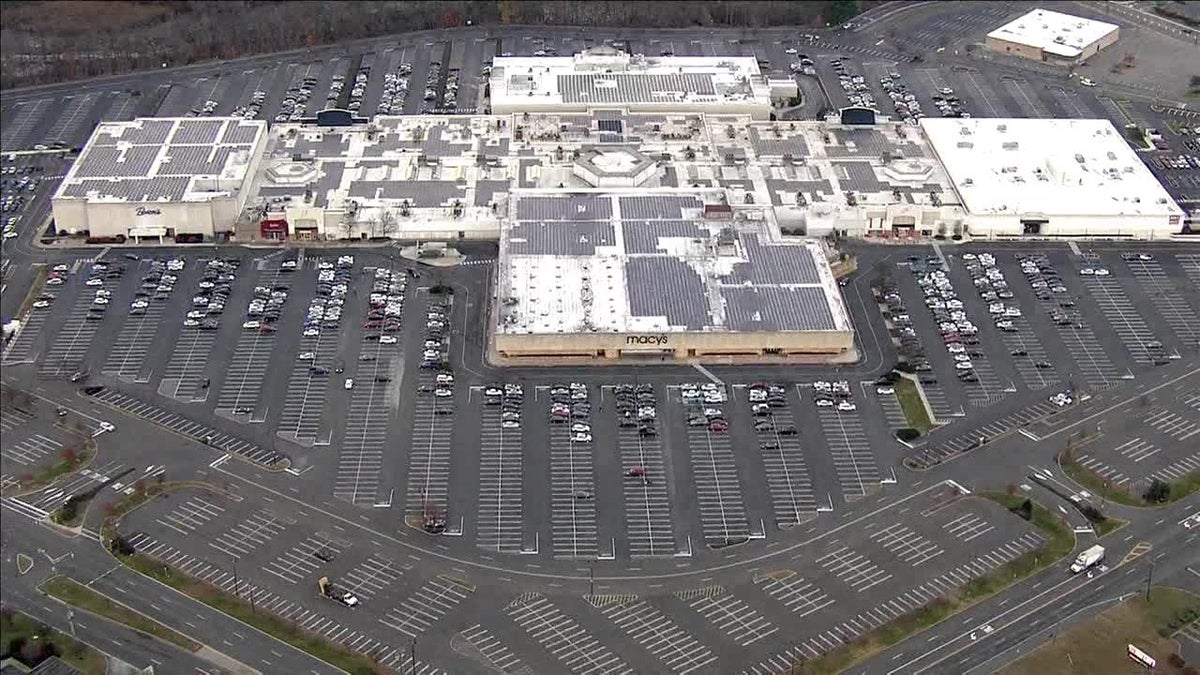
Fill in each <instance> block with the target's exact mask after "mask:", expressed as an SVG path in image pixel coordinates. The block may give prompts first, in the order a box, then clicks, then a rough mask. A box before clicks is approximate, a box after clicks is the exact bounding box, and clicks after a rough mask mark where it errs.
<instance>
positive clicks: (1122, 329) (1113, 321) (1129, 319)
mask: <svg viewBox="0 0 1200 675" xmlns="http://www.w3.org/2000/svg"><path fill="white" fill-rule="evenodd" d="M1082 279H1083V285H1084V288H1086V289H1087V290H1088V292H1089V293H1091V295H1092V297H1093V299H1095V301H1096V304H1097V305H1098V306H1099V307H1100V311H1101V313H1103V314H1104V318H1105V322H1106V323H1107V324H1108V325H1109V326H1111V327H1112V330H1113V332H1114V333H1116V334H1117V337H1119V338H1121V342H1122V343H1123V344H1124V345H1125V348H1126V349H1128V350H1129V353H1130V355H1132V356H1133V359H1134V361H1136V362H1138V363H1150V362H1151V360H1152V359H1151V356H1150V350H1149V349H1148V347H1147V345H1148V343H1151V342H1155V337H1154V333H1153V332H1151V330H1150V328H1149V327H1148V326H1146V322H1145V321H1144V320H1143V319H1142V317H1141V315H1140V314H1138V312H1137V310H1136V309H1135V308H1134V306H1133V303H1132V302H1130V300H1129V296H1128V295H1126V294H1125V289H1123V288H1121V286H1120V284H1119V283H1118V282H1117V281H1116V280H1115V279H1113V278H1112V277H1097V276H1085V277H1082Z"/></svg>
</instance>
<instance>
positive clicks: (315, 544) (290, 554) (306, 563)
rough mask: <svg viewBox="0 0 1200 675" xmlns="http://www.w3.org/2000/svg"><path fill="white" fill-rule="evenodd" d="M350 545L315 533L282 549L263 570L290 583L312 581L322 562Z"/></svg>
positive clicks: (330, 558)
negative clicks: (285, 549)
mask: <svg viewBox="0 0 1200 675" xmlns="http://www.w3.org/2000/svg"><path fill="white" fill-rule="evenodd" d="M349 547H350V542H346V541H339V540H337V539H334V538H333V537H331V536H329V535H327V534H322V533H317V534H316V535H314V536H310V537H307V538H306V539H304V540H303V541H301V542H300V543H298V544H296V545H295V546H293V547H291V548H290V549H288V550H287V551H284V552H283V553H282V554H281V555H280V556H279V557H277V558H275V559H274V560H272V561H271V562H269V563H267V564H266V565H264V566H263V571H264V572H268V573H270V574H273V575H275V576H277V577H279V578H280V579H283V580H284V581H286V582H288V583H292V584H298V583H300V582H302V581H305V580H308V581H314V580H315V579H316V572H317V570H318V569H319V568H320V567H321V565H322V563H328V562H330V561H332V560H333V559H334V558H336V557H337V556H338V555H340V554H341V553H342V551H344V550H346V549H347V548H349Z"/></svg>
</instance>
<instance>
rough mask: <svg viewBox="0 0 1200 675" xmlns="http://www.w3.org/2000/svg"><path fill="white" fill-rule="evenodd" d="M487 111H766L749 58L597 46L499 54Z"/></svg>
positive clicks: (761, 83)
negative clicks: (568, 52) (561, 52)
mask: <svg viewBox="0 0 1200 675" xmlns="http://www.w3.org/2000/svg"><path fill="white" fill-rule="evenodd" d="M491 100H492V106H493V108H494V109H495V110H497V111H505V112H509V108H511V107H513V106H521V105H528V106H531V107H534V108H536V107H538V106H542V107H544V106H547V105H561V106H564V107H572V108H588V107H597V106H599V107H604V106H621V105H626V106H630V107H631V109H637V108H638V106H639V105H643V106H660V105H662V106H666V105H670V106H675V107H678V106H681V105H725V104H729V105H740V106H745V105H747V104H754V105H763V106H767V107H768V108H769V106H770V88H769V86H768V85H767V83H766V80H765V79H763V76H762V74H761V73H760V72H759V68H758V61H757V60H756V59H755V58H754V57H753V56H663V57H658V56H644V55H641V54H633V55H630V54H627V53H625V52H622V51H619V50H617V49H613V48H611V47H595V48H592V49H589V50H586V51H583V52H580V53H578V54H575V55H573V56H561V57H558V56H529V57H526V56H501V57H496V58H495V59H494V60H493V62H492V75H491Z"/></svg>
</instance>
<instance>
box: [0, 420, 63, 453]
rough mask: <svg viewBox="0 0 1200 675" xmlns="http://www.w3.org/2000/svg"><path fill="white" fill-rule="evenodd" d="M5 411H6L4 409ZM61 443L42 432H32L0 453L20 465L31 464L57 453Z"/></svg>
mask: <svg viewBox="0 0 1200 675" xmlns="http://www.w3.org/2000/svg"><path fill="white" fill-rule="evenodd" d="M6 412H7V411H6ZM61 448H62V443H60V442H59V441H57V440H55V439H53V438H47V437H45V436H43V435H42V434H33V435H31V436H29V437H27V438H23V439H21V440H19V441H17V442H15V443H12V444H11V445H8V446H5V447H4V448H3V449H2V450H0V455H3V457H4V458H5V459H7V460H9V461H12V462H15V463H17V464H20V465H22V466H32V465H34V464H37V463H38V462H41V461H42V460H43V459H45V458H46V457H49V456H51V455H57V454H58V451H59V450H60V449H61Z"/></svg>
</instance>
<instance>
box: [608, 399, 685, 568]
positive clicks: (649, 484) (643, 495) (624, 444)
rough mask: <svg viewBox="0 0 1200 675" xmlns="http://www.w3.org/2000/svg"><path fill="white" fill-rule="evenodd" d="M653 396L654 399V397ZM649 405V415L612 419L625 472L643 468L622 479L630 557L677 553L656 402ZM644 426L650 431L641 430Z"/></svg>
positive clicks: (614, 409)
mask: <svg viewBox="0 0 1200 675" xmlns="http://www.w3.org/2000/svg"><path fill="white" fill-rule="evenodd" d="M623 386H624V387H629V388H630V390H629V394H626V395H633V396H634V397H635V398H636V393H635V391H634V390H633V387H632V386H631V385H623ZM643 386H644V385H643ZM621 391H625V390H624V389H621ZM654 400H655V401H657V397H655V398H654ZM641 407H642V408H646V407H647V406H641ZM649 407H650V408H653V409H654V411H655V412H654V417H652V418H649V419H644V420H642V421H639V422H634V421H633V419H632V418H629V421H623V420H622V418H621V416H620V415H618V417H617V419H616V420H614V426H616V428H617V447H618V448H619V452H620V454H621V466H622V467H624V471H625V473H626V474H628V473H629V472H630V471H631V470H634V469H635V468H640V470H641V471H642V475H641V476H640V478H639V477H636V476H629V475H626V476H625V479H624V482H623V492H624V497H625V532H626V534H627V536H628V539H629V555H630V557H633V558H643V557H654V556H672V555H675V553H676V544H675V524H674V521H673V519H672V517H671V500H670V489H669V488H670V485H669V483H668V480H669V479H668V476H667V471H666V465H665V463H664V461H663V448H662V443H661V442H660V441H659V423H658V416H657V415H658V412H657V407H656V406H649ZM612 409H613V411H614V413H617V412H618V411H617V410H616V408H612ZM643 426H645V427H646V428H647V429H648V430H650V431H652V432H653V433H652V434H646V433H642V431H641V428H642V427H643Z"/></svg>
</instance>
